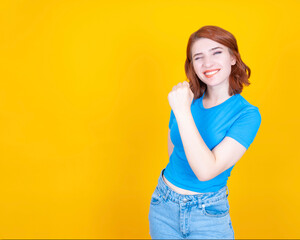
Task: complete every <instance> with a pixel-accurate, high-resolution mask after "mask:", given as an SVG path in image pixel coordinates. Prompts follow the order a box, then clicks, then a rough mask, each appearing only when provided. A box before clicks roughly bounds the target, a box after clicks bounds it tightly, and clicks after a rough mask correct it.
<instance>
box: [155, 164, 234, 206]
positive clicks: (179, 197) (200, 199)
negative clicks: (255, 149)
mask: <svg viewBox="0 0 300 240" xmlns="http://www.w3.org/2000/svg"><path fill="white" fill-rule="evenodd" d="M164 170H165V169H163V170H162V171H161V173H160V176H159V179H158V185H157V190H158V192H159V194H161V195H162V197H163V198H164V199H165V200H167V199H168V200H170V201H172V202H175V203H183V204H186V203H188V204H190V205H194V204H195V205H198V206H202V205H203V204H205V205H210V203H214V202H217V201H220V200H223V199H226V198H227V196H228V194H229V189H228V187H227V185H225V186H224V187H222V188H221V189H220V190H218V191H216V192H206V193H199V194H194V195H185V194H180V193H177V192H175V191H174V190H172V189H171V188H170V187H169V186H168V185H167V184H166V183H165V181H164V180H163V178H162V174H163V172H164ZM226 191H228V193H227V192H226Z"/></svg>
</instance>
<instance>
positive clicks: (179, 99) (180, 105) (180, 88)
mask: <svg viewBox="0 0 300 240" xmlns="http://www.w3.org/2000/svg"><path fill="white" fill-rule="evenodd" d="M193 99H194V93H193V92H192V90H191V89H190V84H189V83H188V82H187V81H184V82H183V83H181V82H180V83H178V84H177V85H175V86H174V87H173V89H172V91H171V92H170V93H169V94H168V100H169V104H170V106H171V108H172V110H173V112H174V114H175V113H178V114H184V113H186V112H187V111H188V110H190V108H191V104H192V101H193Z"/></svg>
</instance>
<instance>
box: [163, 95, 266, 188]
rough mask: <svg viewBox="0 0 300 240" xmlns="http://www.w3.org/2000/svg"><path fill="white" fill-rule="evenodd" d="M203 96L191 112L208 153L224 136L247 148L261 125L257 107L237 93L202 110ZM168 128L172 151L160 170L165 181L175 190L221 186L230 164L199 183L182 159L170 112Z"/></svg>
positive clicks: (225, 182) (184, 158)
mask: <svg viewBox="0 0 300 240" xmlns="http://www.w3.org/2000/svg"><path fill="white" fill-rule="evenodd" d="M204 95H205V93H204V94H203V95H202V96H201V97H200V98H198V99H196V100H193V102H192V104H191V112H192V116H193V118H194V121H195V124H196V126H197V129H198V131H199V133H200V135H201V137H202V138H203V140H204V142H205V143H206V145H207V147H208V148H209V149H210V150H212V149H213V148H214V147H215V146H217V145H218V144H219V143H220V142H221V141H222V140H223V138H224V137H225V136H228V137H231V138H233V139H235V140H236V141H238V142H239V143H240V144H242V145H243V146H244V147H245V148H246V149H248V148H249V146H250V144H251V143H252V142H253V140H254V138H255V136H256V134H257V131H258V129H259V127H260V124H261V115H260V112H259V109H258V107H256V106H253V105H252V104H250V103H249V102H247V100H246V99H245V98H244V97H243V96H241V95H240V94H235V95H232V96H231V97H230V98H228V99H227V100H226V101H224V102H222V103H221V104H219V105H217V106H214V107H211V108H204V107H203V103H202V99H203V97H204ZM169 128H170V130H171V132H170V137H171V140H172V143H173V145H174V149H173V152H172V154H171V156H170V159H169V163H168V164H167V166H166V168H165V170H164V176H165V178H166V179H167V180H168V181H170V182H171V183H172V184H174V185H175V186H177V187H180V188H183V189H186V190H190V191H195V192H201V193H204V192H215V191H218V190H219V189H221V188H222V187H224V186H225V185H226V184H227V180H228V177H229V176H230V172H231V170H232V168H233V167H234V165H233V166H232V167H230V168H228V169H227V170H225V171H224V172H222V173H220V174H219V175H218V176H216V177H215V178H213V179H210V180H208V181H200V180H199V179H198V178H197V176H196V175H195V174H194V172H193V170H192V169H191V167H190V165H189V162H188V160H187V158H186V155H185V152H184V148H183V145H182V141H181V137H180V133H179V129H178V125H177V121H176V118H175V115H174V113H173V110H171V115H170V121H169Z"/></svg>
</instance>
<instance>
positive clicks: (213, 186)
mask: <svg viewBox="0 0 300 240" xmlns="http://www.w3.org/2000/svg"><path fill="white" fill-rule="evenodd" d="M186 54H187V56H186V62H185V72H186V75H187V78H188V79H189V80H190V82H189V83H188V82H187V81H184V82H183V83H179V84H177V85H176V86H174V87H173V89H172V91H171V92H170V93H169V95H168V100H169V104H170V106H171V114H170V121H169V136H168V150H169V163H168V165H167V166H166V168H164V169H163V170H162V171H161V173H160V176H159V179H158V185H157V187H156V189H155V191H154V193H153V194H152V198H151V203H150V211H149V216H148V217H149V224H150V235H151V237H152V238H155V239H156V238H159V239H181V238H185V239H224V238H230V239H233V238H234V231H233V227H232V224H231V219H230V214H229V203H228V194H229V190H228V188H227V180H228V177H229V176H230V172H231V170H232V168H233V167H234V165H235V164H236V163H237V161H238V160H239V159H240V158H241V157H242V156H243V154H244V153H245V152H246V150H247V149H248V148H249V146H250V144H251V143H252V142H253V140H254V138H255V136H256V134H257V131H258V129H259V127H260V124H261V115H260V112H259V109H258V108H257V107H256V106H253V105H252V104H250V103H249V102H248V101H247V100H246V99H245V98H244V97H242V96H241V95H240V93H241V92H242V89H243V85H246V86H248V85H249V84H250V82H249V81H248V78H249V77H250V73H251V71H250V68H249V67H248V66H247V65H246V64H245V63H244V62H243V61H242V59H241V56H240V54H239V51H238V46H237V42H236V39H235V37H234V36H233V35H232V34H231V33H229V32H228V31H226V30H224V29H222V28H220V27H217V26H204V27H202V28H200V29H199V30H198V31H196V32H195V33H193V34H192V35H191V36H190V38H189V41H188V45H187V52H186Z"/></svg>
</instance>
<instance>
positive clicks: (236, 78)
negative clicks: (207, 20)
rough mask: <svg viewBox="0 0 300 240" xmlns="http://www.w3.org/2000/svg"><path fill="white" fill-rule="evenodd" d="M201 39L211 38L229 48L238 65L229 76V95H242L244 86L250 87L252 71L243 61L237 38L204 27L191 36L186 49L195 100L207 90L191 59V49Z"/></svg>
mask: <svg viewBox="0 0 300 240" xmlns="http://www.w3.org/2000/svg"><path fill="white" fill-rule="evenodd" d="M199 38H209V39H211V40H213V41H215V42H218V43H221V44H222V45H224V46H226V47H227V48H228V50H229V53H230V55H231V56H234V57H235V59H236V64H235V65H232V66H231V73H230V76H229V89H228V94H229V95H230V96H232V95H233V94H237V93H241V92H242V90H243V85H246V86H248V85H250V82H249V80H248V79H249V78H250V74H251V70H250V68H249V67H248V66H247V65H246V64H245V63H244V62H243V61H242V59H241V56H240V54H239V50H238V46H237V42H236V39H235V37H234V36H233V35H232V34H231V33H230V32H228V31H226V30H224V29H223V28H220V27H217V26H204V27H202V28H200V29H199V30H197V31H196V32H194V33H193V34H192V35H191V36H190V38H189V41H188V45H187V49H186V61H185V74H186V76H187V78H188V79H189V80H190V88H191V90H192V92H193V93H194V99H197V98H200V97H201V96H202V95H203V93H204V91H205V90H206V88H207V86H206V84H205V83H204V82H202V81H201V79H200V78H199V77H198V76H197V74H196V73H195V71H194V67H193V62H192V57H191V48H192V46H193V44H194V42H195V41H197V40H198V39H199Z"/></svg>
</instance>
